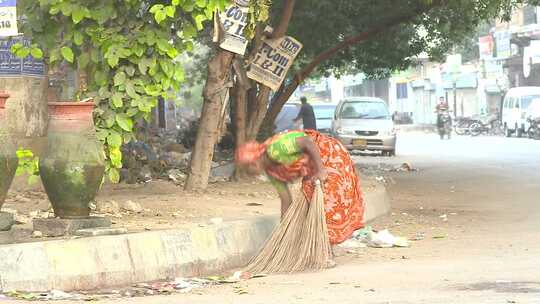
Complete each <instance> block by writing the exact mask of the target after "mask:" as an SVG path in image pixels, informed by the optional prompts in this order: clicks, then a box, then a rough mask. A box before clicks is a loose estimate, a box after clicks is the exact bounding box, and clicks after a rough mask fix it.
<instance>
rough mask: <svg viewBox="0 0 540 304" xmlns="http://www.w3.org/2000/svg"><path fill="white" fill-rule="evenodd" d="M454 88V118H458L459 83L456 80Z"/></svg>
mask: <svg viewBox="0 0 540 304" xmlns="http://www.w3.org/2000/svg"><path fill="white" fill-rule="evenodd" d="M453 90H454V93H453V94H454V118H457V94H456V92H457V84H456V81H455V80H454V85H453Z"/></svg>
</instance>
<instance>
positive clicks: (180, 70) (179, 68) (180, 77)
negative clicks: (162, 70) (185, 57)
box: [174, 65, 185, 82]
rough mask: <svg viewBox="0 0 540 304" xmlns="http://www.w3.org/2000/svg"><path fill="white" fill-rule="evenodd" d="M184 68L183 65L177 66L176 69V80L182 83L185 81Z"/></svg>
mask: <svg viewBox="0 0 540 304" xmlns="http://www.w3.org/2000/svg"><path fill="white" fill-rule="evenodd" d="M184 78H185V75H184V68H183V67H182V66H181V65H177V66H176V68H175V69H174V80H176V81H179V82H182V81H184Z"/></svg>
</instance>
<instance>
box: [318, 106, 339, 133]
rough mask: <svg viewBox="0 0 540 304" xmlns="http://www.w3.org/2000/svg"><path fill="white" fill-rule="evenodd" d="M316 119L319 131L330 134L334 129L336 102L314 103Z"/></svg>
mask: <svg viewBox="0 0 540 304" xmlns="http://www.w3.org/2000/svg"><path fill="white" fill-rule="evenodd" d="M312 106H313V111H314V112H315V119H316V120H317V131H319V132H321V133H323V134H330V132H331V130H332V118H333V117H334V113H335V111H336V106H337V105H336V104H331V103H329V104H313V105H312Z"/></svg>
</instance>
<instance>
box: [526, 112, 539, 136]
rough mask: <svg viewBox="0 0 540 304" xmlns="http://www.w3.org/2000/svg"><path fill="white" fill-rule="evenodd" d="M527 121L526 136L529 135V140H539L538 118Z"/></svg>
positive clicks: (530, 118)
mask: <svg viewBox="0 0 540 304" xmlns="http://www.w3.org/2000/svg"><path fill="white" fill-rule="evenodd" d="M527 121H528V122H529V125H530V127H529V129H528V130H527V134H528V135H529V138H532V139H536V140H539V139H540V117H537V118H532V117H529V118H527Z"/></svg>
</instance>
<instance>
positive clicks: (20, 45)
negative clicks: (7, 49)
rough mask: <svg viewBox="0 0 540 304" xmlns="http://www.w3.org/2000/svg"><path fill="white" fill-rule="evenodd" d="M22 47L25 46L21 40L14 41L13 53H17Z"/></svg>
mask: <svg viewBox="0 0 540 304" xmlns="http://www.w3.org/2000/svg"><path fill="white" fill-rule="evenodd" d="M22 47H23V44H22V43H20V42H17V43H14V44H13V45H12V46H11V53H13V54H15V53H17V51H18V50H20V49H21V48H22Z"/></svg>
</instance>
